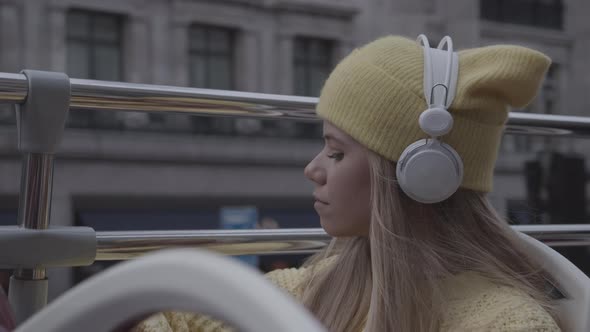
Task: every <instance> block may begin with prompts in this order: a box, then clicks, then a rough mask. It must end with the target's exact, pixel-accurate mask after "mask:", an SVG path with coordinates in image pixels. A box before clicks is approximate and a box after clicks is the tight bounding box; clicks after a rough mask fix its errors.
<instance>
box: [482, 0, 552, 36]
mask: <svg viewBox="0 0 590 332" xmlns="http://www.w3.org/2000/svg"><path fill="white" fill-rule="evenodd" d="M480 17H481V18H482V19H486V20H490V21H497V22H503V23H513V24H522V25H530V26H535V27H541V28H550V29H562V28H563V2H562V1H561V0H480Z"/></svg>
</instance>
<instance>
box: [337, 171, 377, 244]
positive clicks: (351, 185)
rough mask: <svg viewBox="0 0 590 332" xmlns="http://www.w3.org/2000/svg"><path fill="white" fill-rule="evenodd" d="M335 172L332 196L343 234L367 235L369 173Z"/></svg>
mask: <svg viewBox="0 0 590 332" xmlns="http://www.w3.org/2000/svg"><path fill="white" fill-rule="evenodd" d="M341 175H342V177H340V178H337V174H335V176H334V178H333V179H332V182H331V183H330V182H329V181H328V183H329V187H330V191H329V194H330V198H331V203H332V204H333V208H335V213H334V216H333V217H335V219H336V220H334V222H336V223H337V225H338V229H340V230H341V233H342V234H341V235H348V236H352V235H367V234H368V231H369V223H370V214H371V209H370V182H369V175H368V173H367V174H364V173H359V172H355V173H353V174H346V173H343V174H341Z"/></svg>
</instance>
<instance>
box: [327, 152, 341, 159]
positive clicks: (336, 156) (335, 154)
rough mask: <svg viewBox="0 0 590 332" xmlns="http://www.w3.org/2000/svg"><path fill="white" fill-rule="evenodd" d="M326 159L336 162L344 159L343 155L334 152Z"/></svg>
mask: <svg viewBox="0 0 590 332" xmlns="http://www.w3.org/2000/svg"><path fill="white" fill-rule="evenodd" d="M328 158H330V159H334V160H336V161H340V160H342V158H344V153H342V152H334V153H332V154H329V155H328Z"/></svg>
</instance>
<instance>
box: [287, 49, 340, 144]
mask: <svg viewBox="0 0 590 332" xmlns="http://www.w3.org/2000/svg"><path fill="white" fill-rule="evenodd" d="M333 58H334V42H333V41H331V40H326V39H318V38H306V37H297V38H295V45H294V56H293V60H294V61H293V65H294V87H295V94H296V95H298V96H314V97H317V96H319V95H320V92H321V89H322V86H323V85H324V82H325V81H326V79H327V78H328V75H330V71H331V70H332V65H333ZM295 131H296V135H297V136H299V137H304V138H315V137H320V136H321V132H322V126H321V125H320V124H316V123H303V122H302V123H297V124H296V129H295Z"/></svg>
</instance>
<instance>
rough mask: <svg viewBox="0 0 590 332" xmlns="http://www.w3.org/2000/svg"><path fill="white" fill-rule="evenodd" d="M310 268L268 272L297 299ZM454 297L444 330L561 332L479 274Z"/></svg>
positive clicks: (176, 324) (202, 330) (174, 325)
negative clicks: (298, 285) (300, 286)
mask: <svg viewBox="0 0 590 332" xmlns="http://www.w3.org/2000/svg"><path fill="white" fill-rule="evenodd" d="M308 271H309V270H308V269H306V268H300V269H285V270H276V271H273V272H270V273H268V274H267V275H266V276H267V278H268V279H269V280H270V281H271V282H273V283H274V284H275V285H277V286H279V287H281V288H283V289H284V290H286V291H287V292H288V293H290V294H291V295H292V296H295V297H297V296H298V295H299V294H298V293H297V290H296V289H297V284H298V283H299V282H300V281H301V280H303V278H305V277H306V274H307V273H308ZM447 285H448V290H449V294H451V298H450V301H449V303H448V309H449V310H448V311H447V312H446V314H445V317H444V320H443V324H442V328H441V331H498V332H499V331H504V332H516V331H518V332H525V331H544V332H545V331H547V332H554V331H560V329H559V327H558V326H557V325H556V323H555V321H554V320H553V318H552V317H551V316H550V315H549V314H548V313H547V312H546V311H545V310H544V309H543V308H542V307H541V306H540V305H539V304H537V303H536V302H535V301H534V300H533V299H532V298H530V297H529V296H528V295H526V294H524V293H523V292H521V291H519V290H517V289H513V288H510V287H506V286H499V285H496V284H493V283H491V282H489V281H487V280H485V279H483V278H481V277H479V276H477V275H476V274H475V273H464V274H462V275H459V276H456V277H453V278H452V280H448V283H447ZM228 331H233V329H231V328H230V327H228V326H225V325H224V324H223V323H222V322H219V321H216V320H213V319H211V318H210V317H207V316H203V315H198V314H192V313H180V312H163V313H158V314H155V315H153V316H151V317H149V318H148V319H146V320H144V321H143V322H141V323H140V324H139V325H137V326H136V327H135V328H134V329H133V330H132V332H228Z"/></svg>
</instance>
